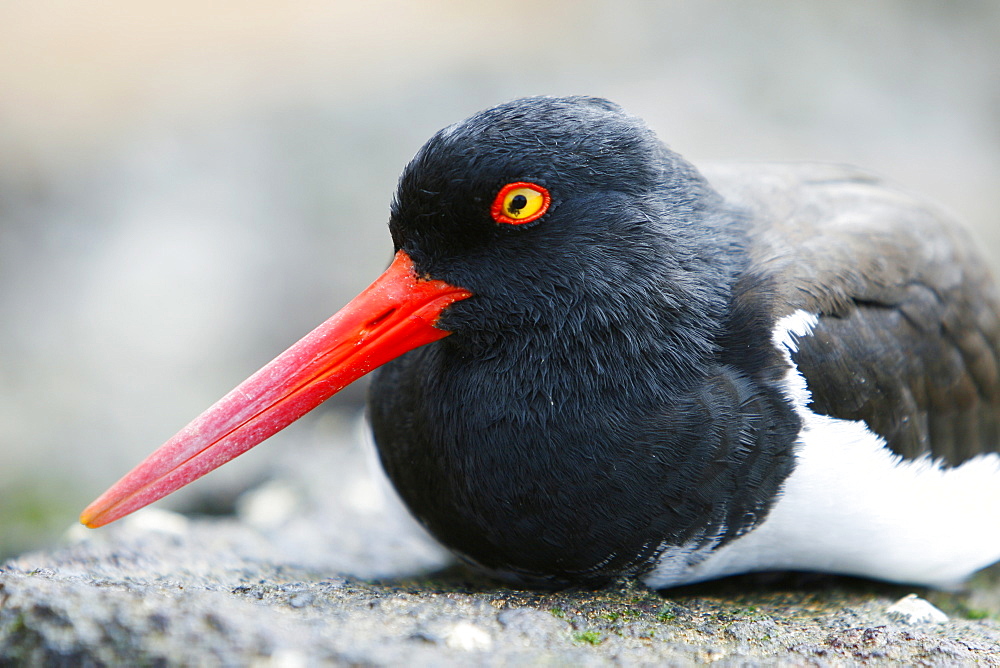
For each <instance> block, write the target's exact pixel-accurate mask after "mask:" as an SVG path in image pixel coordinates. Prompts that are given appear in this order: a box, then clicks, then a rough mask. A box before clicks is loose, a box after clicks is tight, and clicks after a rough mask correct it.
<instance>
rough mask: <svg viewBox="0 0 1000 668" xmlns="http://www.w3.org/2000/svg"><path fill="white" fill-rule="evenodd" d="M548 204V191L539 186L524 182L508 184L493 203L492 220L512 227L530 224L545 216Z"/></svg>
mask: <svg viewBox="0 0 1000 668" xmlns="http://www.w3.org/2000/svg"><path fill="white" fill-rule="evenodd" d="M549 202H550V199H549V191H548V190H546V189H545V188H543V187H542V186H540V185H537V184H535V183H528V182H525V181H518V182H516V183H508V184H507V185H506V186H504V187H503V188H501V189H500V192H499V193H497V197H496V200H495V201H494V202H493V208H492V214H493V219H494V220H496V221H497V222H498V223H507V224H514V225H517V224H519V223H530V222H531V221H533V220H537V219H538V218H541V217H542V216H543V215H545V212H546V211H547V210H548V208H549Z"/></svg>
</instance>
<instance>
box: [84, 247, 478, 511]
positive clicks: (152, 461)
mask: <svg viewBox="0 0 1000 668" xmlns="http://www.w3.org/2000/svg"><path fill="white" fill-rule="evenodd" d="M471 296H472V293H471V292H469V291H468V290H464V289H462V288H456V287H454V286H452V285H449V284H448V283H445V282H444V281H438V280H428V279H424V278H421V277H419V276H417V274H416V272H415V270H414V267H413V261H412V260H411V259H410V257H409V256H408V255H407V254H406V253H405V252H403V251H399V252H398V253H396V257H395V259H394V260H393V262H392V264H391V265H390V266H389V268H388V269H386V271H385V273H383V274H382V275H381V276H380V277H379V278H378V279H377V280H376V281H375V282H374V283H372V284H371V285H370V286H368V287H367V288H366V289H365V290H364V292H362V293H361V294H359V295H358V296H357V297H355V298H354V300H353V301H351V303H349V304H348V305H347V306H345V307H344V308H342V309H341V310H340V311H339V312H338V313H337V314H336V315H334V316H333V317H332V318H330V319H329V320H327V321H326V322H324V323H323V324H322V325H320V326H319V327H317V328H316V329H314V330H313V331H312V332H310V333H309V334H307V335H306V336H305V337H303V338H302V339H301V340H300V341H299V342H298V343H296V344H294V345H293V346H292V347H291V348H289V349H288V350H286V351H285V352H283V353H282V354H281V355H279V356H278V357H276V358H275V359H274V360H273V361H271V362H270V363H269V364H267V366H265V367H264V368H262V369H261V370H260V371H258V372H257V373H255V374H254V375H252V376H251V377H250V378H248V379H247V380H245V381H244V382H243V383H242V384H241V385H240V386H239V387H237V388H236V389H235V390H233V391H232V392H230V393H229V394H227V395H226V396H224V397H223V398H222V399H220V400H219V401H218V402H217V403H216V404H215V405H214V406H212V407H211V408H209V409H208V410H207V411H205V412H204V413H202V414H201V415H199V416H198V417H197V418H195V420H194V421H193V422H191V424H189V425H188V426H186V427H185V428H184V429H182V430H181V431H180V432H178V433H177V434H176V435H175V436H174V437H173V438H171V439H170V440H169V441H167V442H166V443H164V444H163V445H162V446H160V448H159V449H158V450H156V451H155V452H154V453H153V454H151V455H150V456H149V457H147V458H146V460H145V461H143V462H142V463H141V464H139V465H138V466H137V467H135V468H134V469H132V471H131V472H130V473H128V475H126V476H125V477H124V478H122V479H121V480H119V481H118V482H117V483H115V484H114V485H113V486H112V487H111V489H109V490H108V491H106V492H105V493H104V494H102V495H101V496H100V497H99V498H98V499H97V500H96V501H94V502H93V503H91V504H90V505H89V506H87V508H86V510H84V511H83V513H82V514H81V515H80V521H81V522H82V523H84V524H86V525H87V526H89V527H92V528H94V527H99V526H103V525H105V524H108V523H109V522H113V521H115V520H117V519H119V518H120V517H123V516H125V515H128V514H129V513H131V512H133V511H136V510H138V509H139V508H142V507H143V506H146V505H148V504H150V503H152V502H153V501H156V500H157V499H159V498H162V497H164V496H166V495H167V494H170V493H171V492H173V491H175V490H177V489H179V488H180V487H183V486H184V485H186V484H188V483H189V482H191V481H193V480H195V479H197V478H200V477H201V476H203V475H205V474H206V473H208V472H209V471H211V470H212V469H215V468H217V467H219V466H222V465H223V464H225V463H226V462H228V461H229V460H230V459H233V458H234V457H237V456H238V455H241V454H243V453H244V452H246V451H247V450H249V449H250V448H252V447H253V446H255V445H257V444H258V443H260V442H261V441H263V440H264V439H266V438H268V437H269V436H271V435H273V434H275V433H276V432H278V431H280V430H282V429H284V428H285V427H287V426H288V425H289V424H291V423H292V422H294V421H295V420H297V419H299V418H300V417H302V416H303V415H305V414H306V413H308V412H309V411H311V410H312V409H313V408H315V407H316V406H318V405H319V404H321V403H322V402H323V401H325V400H326V399H329V398H330V397H331V396H333V395H334V394H336V393H337V392H339V391H340V390H341V389H343V388H344V387H346V386H347V385H349V384H350V383H351V382H353V381H354V380H357V379H358V378H360V377H361V376H363V375H365V374H366V373H368V372H369V371H371V370H372V369H375V368H376V367H378V366H381V365H382V364H385V363H386V362H388V361H389V360H391V359H394V358H396V357H399V356H400V355H402V354H403V353H405V352H407V351H409V350H412V349H414V348H416V347H418V346H422V345H424V344H426V343H430V342H432V341H437V340H438V339H441V338H443V337H445V336H448V334H449V333H450V332H447V331H445V330H442V329H438V328H437V327H435V326H434V324H435V323H436V322H437V320H438V317H439V316H440V315H441V312H442V311H443V310H444V309H445V308H446V307H448V306H449V305H450V304H452V303H454V302H456V301H459V300H461V299H466V298H468V297H471Z"/></svg>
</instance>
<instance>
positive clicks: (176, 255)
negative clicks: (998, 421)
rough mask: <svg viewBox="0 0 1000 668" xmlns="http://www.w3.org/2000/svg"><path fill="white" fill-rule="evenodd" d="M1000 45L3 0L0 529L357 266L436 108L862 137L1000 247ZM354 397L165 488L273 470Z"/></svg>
mask: <svg viewBox="0 0 1000 668" xmlns="http://www.w3.org/2000/svg"><path fill="white" fill-rule="evenodd" d="M998 63H1000V3H996V2H991V1H990V0H983V1H981V2H973V1H968V0H951V1H949V2H928V1H924V0H896V1H884V0H883V1H866V2H836V3H832V2H822V1H816V2H777V1H775V2H768V1H758V2H753V3H743V2H735V1H731V2H718V1H704V0H703V1H700V2H642V1H639V0H607V1H605V0H590V1H587V0H583V1H581V0H572V1H570V0H566V1H559V0H551V1H539V0H535V1H522V0H507V1H506V2H503V3H472V2H460V1H457V0H433V1H425V2H391V1H384V0H376V1H371V2H346V1H344V2H337V1H332V2H306V1H291V2H278V1H277V0H271V1H267V0H243V1H241V2H219V3H204V2H193V1H191V0H175V1H174V2H170V3H162V2H152V1H151V0H141V1H132V2H126V1H124V0H121V1H112V2H99V3H81V2H73V1H71V0H62V1H60V0H52V1H48V0H38V1H28V0H21V1H18V0H13V1H11V2H3V3H0V396H2V401H0V556H3V555H9V554H12V553H15V552H17V551H20V550H23V549H26V548H29V547H32V546H36V545H39V544H43V543H45V542H47V541H51V540H53V539H54V537H55V536H56V535H58V533H59V532H61V531H62V530H64V529H65V528H66V527H68V526H69V525H70V524H72V523H73V521H74V519H75V517H76V514H77V513H78V512H79V510H80V509H81V508H82V507H83V506H84V505H85V504H86V503H87V502H89V501H90V500H91V499H92V498H93V497H94V496H95V495H96V494H98V493H99V492H101V491H103V489H104V488H105V487H106V486H107V485H108V484H110V483H111V482H113V481H114V480H115V479H117V478H118V476H119V475H121V474H122V473H124V472H125V471H126V470H127V469H128V468H130V467H131V466H132V465H133V464H135V463H137V462H138V460H139V459H140V458H141V457H143V456H144V455H145V454H146V453H148V452H149V451H151V450H152V449H153V448H154V447H155V446H157V445H159V444H160V443H161V442H162V441H164V440H165V439H166V438H168V437H169V436H170V435H172V434H173V433H174V432H175V431H176V430H177V429H179V428H180V427H182V426H183V425H184V424H185V423H186V422H187V421H188V420H189V419H190V418H192V417H194V416H195V415H196V414H197V413H199V412H200V411H201V410H202V409H203V408H205V407H207V406H208V405H209V404H210V403H211V402H213V401H214V400H215V399H217V398H218V397H219V396H221V395H222V394H223V393H225V392H226V391H228V390H229V389H230V388H231V387H232V386H234V385H235V384H236V383H237V382H239V381H240V380H242V379H243V378H244V377H246V376H247V375H249V373H251V372H252V371H254V370H256V369H257V368H258V367H259V366H260V365H262V364H263V363H265V362H266V361H268V360H269V359H270V358H271V357H273V356H274V355H275V354H276V353H278V352H280V351H281V350H283V349H284V348H285V347H286V346H287V345H288V344H290V343H292V342H293V341H294V340H296V339H297V338H298V337H299V336H301V335H302V334H304V333H305V332H306V331H308V330H309V329H311V328H312V327H313V326H315V325H316V324H318V323H319V322H321V321H322V320H324V319H325V318H326V317H328V316H329V315H330V314H332V313H333V312H334V311H335V310H336V309H337V308H338V307H339V306H340V305H342V304H343V303H344V302H346V301H347V300H348V299H349V298H350V297H351V296H353V294H354V293H356V292H357V291H358V290H360V289H361V288H363V287H364V286H365V285H367V284H368V283H369V282H370V281H371V280H372V279H373V278H374V277H375V276H376V275H377V274H378V273H379V272H380V271H381V269H382V268H383V267H384V266H385V264H386V263H387V262H388V260H389V258H390V253H391V247H390V241H389V238H388V234H387V231H386V229H385V221H386V217H387V210H388V203H389V200H390V197H391V195H392V192H393V188H394V185H395V180H396V178H397V176H398V174H399V171H400V170H401V168H402V167H403V165H404V164H405V163H406V161H407V160H408V159H409V158H410V157H411V156H412V154H413V153H414V151H416V149H417V148H418V147H419V146H420V145H421V144H422V143H423V141H424V140H425V139H426V138H427V137H428V136H429V135H430V134H431V133H432V132H434V131H435V130H437V129H438V128H440V127H442V126H444V125H447V124H449V123H451V122H454V121H456V120H459V119H461V118H463V117H465V116H466V115H468V114H470V113H471V112H474V111H476V110H478V109H481V108H483V107H487V106H490V105H493V104H496V103H498V102H501V101H504V100H507V99H510V98H513V97H518V96H523V95H532V94H574V93H587V94H594V95H602V96H606V97H609V98H612V99H614V100H616V101H618V102H619V103H621V104H622V105H624V106H625V107H626V108H627V109H629V110H630V111H632V112H634V113H636V114H638V115H640V116H643V117H644V118H645V119H646V120H647V121H648V122H649V124H650V125H651V126H652V127H653V128H654V129H656V131H657V132H658V133H659V134H660V136H661V137H662V138H663V139H664V140H665V141H666V142H667V143H668V144H670V145H671V146H672V147H673V148H674V149H676V150H678V151H679V152H681V153H682V154H684V155H685V156H687V157H688V158H690V159H692V160H693V161H695V162H696V163H697V162H699V161H706V160H718V159H737V160H782V161H787V160H823V161H835V162H847V163H853V164H857V165H861V166H863V167H867V168H869V169H871V170H873V171H875V172H877V173H879V174H881V175H883V176H885V177H887V178H889V179H891V180H892V181H894V182H896V183H898V184H901V185H902V186H904V187H906V188H908V189H910V190H913V191H916V192H920V193H923V194H925V195H926V196H927V197H929V198H932V199H934V200H937V201H938V202H940V203H942V204H944V205H946V206H947V207H948V208H950V209H951V210H953V211H955V212H956V213H957V214H958V215H959V217H960V218H961V219H963V220H964V221H966V222H967V223H968V224H969V225H970V226H971V227H972V228H974V231H975V233H976V234H977V235H978V237H979V238H980V239H981V240H982V244H983V250H984V253H985V254H987V255H988V256H989V258H990V261H991V262H992V263H993V265H994V266H995V267H996V266H997V264H998V259H1000V220H998V216H997V210H998V208H1000V65H998ZM362 397H363V388H353V389H351V390H348V391H346V392H345V393H344V394H343V395H342V396H340V397H338V398H335V399H334V400H333V401H332V402H330V403H331V404H332V405H328V406H327V407H326V408H324V409H321V410H320V411H319V415H314V416H311V417H310V418H307V419H306V420H304V421H303V422H302V423H300V424H297V425H294V426H293V427H291V428H290V429H289V430H287V431H286V432H285V433H283V434H281V435H279V436H277V437H275V439H273V441H272V442H270V443H268V444H266V445H264V446H262V447H261V448H258V449H257V450H254V452H253V453H251V454H250V455H248V456H247V457H244V458H241V459H240V460H238V461H236V462H234V463H233V464H231V465H229V466H227V467H225V468H224V469H222V470H220V471H218V472H216V473H214V474H213V475H212V476H210V477H209V478H207V479H205V480H203V481H201V482H200V483H199V484H198V485H195V486H192V487H189V488H188V489H187V490H184V491H183V492H181V493H179V494H178V495H176V497H175V498H172V499H170V500H169V502H168V503H167V504H166V505H167V506H168V507H169V506H170V505H171V504H173V505H174V507H178V505H179V506H180V507H189V508H199V507H200V508H202V509H205V508H210V507H211V506H212V501H211V496H212V495H213V494H216V493H218V494H221V495H222V496H223V497H224V496H225V495H226V494H230V495H231V494H234V493H236V492H237V491H239V490H240V489H243V488H245V487H246V486H248V485H249V484H251V482H254V481H259V480H261V479H263V478H265V477H266V476H267V470H268V467H269V465H270V463H271V462H273V458H274V457H276V456H279V455H277V454H275V453H279V452H280V451H281V448H282V443H285V444H288V443H290V442H293V441H294V440H295V439H301V438H304V437H305V436H306V435H310V436H309V437H310V438H314V437H315V434H316V433H317V431H316V430H317V429H318V426H320V425H322V424H323V423H324V422H323V421H324V420H327V422H329V421H330V420H329V418H330V417H331V416H335V415H337V414H338V411H349V410H354V409H355V407H357V406H359V405H360V402H361V400H362ZM310 430H312V431H310ZM329 431H330V430H329V429H327V430H326V431H323V430H322V429H321V430H320V432H321V433H327V432H329ZM216 490H222V491H221V492H217V491H216ZM227 490H228V491H227ZM206 499H207V500H206ZM225 503H226V502H225V501H222V502H220V504H221V505H222V506H225Z"/></svg>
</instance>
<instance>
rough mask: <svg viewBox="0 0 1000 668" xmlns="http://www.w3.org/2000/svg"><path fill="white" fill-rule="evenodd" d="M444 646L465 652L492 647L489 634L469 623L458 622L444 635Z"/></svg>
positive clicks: (491, 639)
mask: <svg viewBox="0 0 1000 668" xmlns="http://www.w3.org/2000/svg"><path fill="white" fill-rule="evenodd" d="M444 643H445V645H447V646H448V647H451V648H452V649H463V650H466V651H469V652H471V651H475V650H485V649H490V648H492V647H493V638H491V637H490V634H489V633H487V632H486V631H484V630H483V629H481V628H479V627H478V626H476V625H475V624H470V623H469V622H459V623H458V624H455V625H454V626H453V627H451V628H450V629H448V631H447V632H446V633H445V640H444Z"/></svg>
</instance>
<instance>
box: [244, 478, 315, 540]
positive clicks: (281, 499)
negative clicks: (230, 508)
mask: <svg viewBox="0 0 1000 668" xmlns="http://www.w3.org/2000/svg"><path fill="white" fill-rule="evenodd" d="M302 505H303V504H302V497H301V494H300V493H299V490H298V489H296V488H295V487H294V486H293V485H291V484H290V483H288V482H287V481H285V480H272V481H270V482H265V483H264V484H262V485H260V486H259V487H255V488H254V489H251V490H250V491H248V492H244V493H243V494H241V495H240V498H239V499H237V500H236V514H237V516H238V517H239V518H240V519H241V520H242V521H244V522H246V523H247V524H249V525H250V526H252V527H254V528H257V529H275V528H277V527H279V526H281V525H282V524H284V523H286V522H288V521H289V520H290V519H292V517H294V516H295V514H296V513H297V512H298V511H299V510H300V509H301V507H302Z"/></svg>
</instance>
